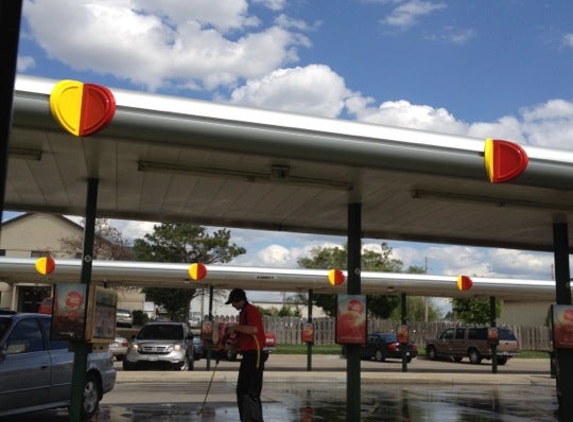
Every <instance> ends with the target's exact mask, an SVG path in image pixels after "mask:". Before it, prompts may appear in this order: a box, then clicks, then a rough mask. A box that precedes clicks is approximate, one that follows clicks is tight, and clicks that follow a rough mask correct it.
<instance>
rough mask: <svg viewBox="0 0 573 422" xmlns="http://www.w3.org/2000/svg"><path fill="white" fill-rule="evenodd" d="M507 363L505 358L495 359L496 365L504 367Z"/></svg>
mask: <svg viewBox="0 0 573 422" xmlns="http://www.w3.org/2000/svg"><path fill="white" fill-rule="evenodd" d="M506 363H507V356H498V357H497V364H498V365H502V366H503V365H505V364H506Z"/></svg>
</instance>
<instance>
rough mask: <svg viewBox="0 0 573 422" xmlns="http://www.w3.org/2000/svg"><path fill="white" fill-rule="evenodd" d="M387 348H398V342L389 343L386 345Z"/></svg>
mask: <svg viewBox="0 0 573 422" xmlns="http://www.w3.org/2000/svg"><path fill="white" fill-rule="evenodd" d="M388 349H390V350H398V343H390V344H389V345H388Z"/></svg>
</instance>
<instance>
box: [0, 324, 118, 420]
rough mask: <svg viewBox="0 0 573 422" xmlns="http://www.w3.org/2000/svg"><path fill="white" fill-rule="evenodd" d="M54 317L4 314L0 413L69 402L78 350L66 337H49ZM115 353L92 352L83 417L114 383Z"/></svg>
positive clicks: (0, 326) (95, 407) (0, 335)
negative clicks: (58, 338)
mask: <svg viewBox="0 0 573 422" xmlns="http://www.w3.org/2000/svg"><path fill="white" fill-rule="evenodd" d="M51 322H52V317H51V316H49V315H43V314H22V313H14V314H0V417H4V416H8V415H16V414H22V413H29V412H35V411H39V410H45V409H51V408H56V407H68V406H69V405H70V397H71V390H72V370H73V362H74V354H73V353H72V352H70V351H69V350H68V347H69V345H68V343H67V342H65V341H56V340H50V329H51ZM115 379H116V372H115V369H113V363H112V358H111V353H110V352H109V351H106V352H92V353H90V354H89V355H88V365H87V372H86V384H85V386H84V392H83V402H82V409H81V411H82V418H85V419H89V418H91V417H92V416H93V415H95V414H96V413H97V410H98V406H99V402H100V401H101V399H102V397H103V395H104V394H105V393H107V392H109V391H111V390H112V389H113V388H114V386H115Z"/></svg>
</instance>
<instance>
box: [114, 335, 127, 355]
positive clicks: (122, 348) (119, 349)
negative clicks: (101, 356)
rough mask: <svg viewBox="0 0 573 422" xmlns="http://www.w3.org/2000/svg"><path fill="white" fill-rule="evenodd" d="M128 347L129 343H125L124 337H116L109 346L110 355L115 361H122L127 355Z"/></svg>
mask: <svg viewBox="0 0 573 422" xmlns="http://www.w3.org/2000/svg"><path fill="white" fill-rule="evenodd" d="M128 346H129V341H127V339H126V338H125V337H122V336H120V335H116V336H115V340H114V342H113V343H111V344H110V345H109V351H110V352H111V353H112V355H113V357H114V358H115V360H117V361H122V360H123V358H124V357H125V354H126V353H127V347H128Z"/></svg>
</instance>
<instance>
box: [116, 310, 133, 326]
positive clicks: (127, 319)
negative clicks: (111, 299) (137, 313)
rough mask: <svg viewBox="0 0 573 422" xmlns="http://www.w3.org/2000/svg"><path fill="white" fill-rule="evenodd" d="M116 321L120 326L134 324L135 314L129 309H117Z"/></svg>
mask: <svg viewBox="0 0 573 422" xmlns="http://www.w3.org/2000/svg"><path fill="white" fill-rule="evenodd" d="M115 323H116V325H117V326H118V327H128V328H131V327H132V326H133V315H132V314H131V311H130V310H129V309H117V310H116V311H115Z"/></svg>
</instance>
